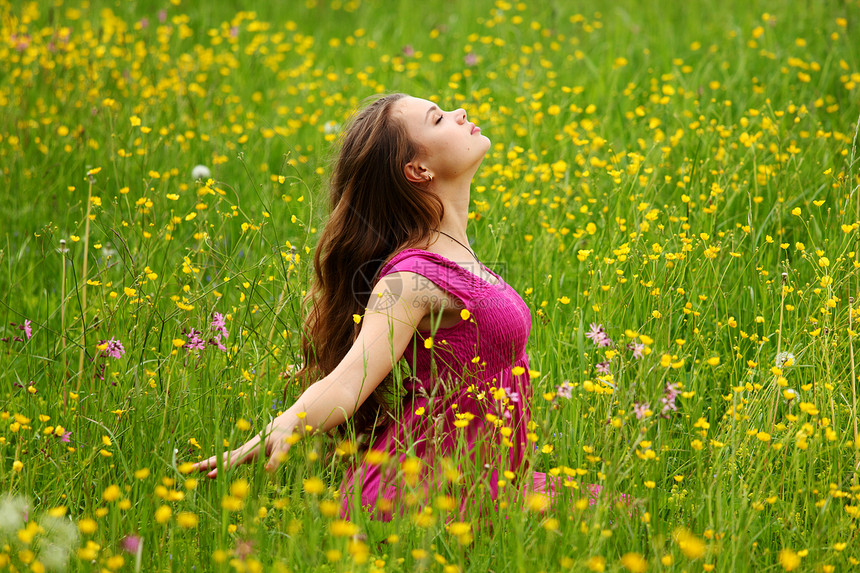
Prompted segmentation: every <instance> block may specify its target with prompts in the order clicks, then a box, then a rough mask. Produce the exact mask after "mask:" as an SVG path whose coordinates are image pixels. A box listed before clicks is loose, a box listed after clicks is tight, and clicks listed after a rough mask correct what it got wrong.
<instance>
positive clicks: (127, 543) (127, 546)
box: [120, 535, 140, 554]
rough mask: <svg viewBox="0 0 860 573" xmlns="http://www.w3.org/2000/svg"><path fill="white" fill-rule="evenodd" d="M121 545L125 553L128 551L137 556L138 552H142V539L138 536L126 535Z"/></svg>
mask: <svg viewBox="0 0 860 573" xmlns="http://www.w3.org/2000/svg"><path fill="white" fill-rule="evenodd" d="M120 545H121V546H122V548H123V549H124V550H125V551H128V552H129V553H132V554H137V552H138V551H139V550H140V537H138V536H137V535H126V536H125V537H124V538H123V540H122V543H120Z"/></svg>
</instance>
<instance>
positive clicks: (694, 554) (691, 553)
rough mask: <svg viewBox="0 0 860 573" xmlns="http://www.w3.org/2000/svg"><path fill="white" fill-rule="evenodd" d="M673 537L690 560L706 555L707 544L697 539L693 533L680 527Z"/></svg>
mask: <svg viewBox="0 0 860 573" xmlns="http://www.w3.org/2000/svg"><path fill="white" fill-rule="evenodd" d="M672 537H673V538H674V539H675V543H677V544H678V547H680V548H681V551H682V552H683V553H684V555H686V556H687V558H688V559H698V558H700V557H702V556H703V555H704V554H705V551H706V549H707V546H706V545H705V542H704V541H702V540H701V539H699V538H698V537H696V536H695V535H694V534H693V533H692V532H691V531H689V530H687V529H684V528H683V527H679V528H678V529H676V530H675V531H674V533H673V535H672Z"/></svg>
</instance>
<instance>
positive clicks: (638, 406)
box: [633, 402, 651, 420]
mask: <svg viewBox="0 0 860 573" xmlns="http://www.w3.org/2000/svg"><path fill="white" fill-rule="evenodd" d="M650 408H651V405H650V404H649V403H648V402H634V404H633V413H634V414H636V419H637V420H641V419H642V418H644V417H645V412H646V411H647V410H649V409H650Z"/></svg>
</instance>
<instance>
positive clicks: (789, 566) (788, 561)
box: [777, 548, 800, 571]
mask: <svg viewBox="0 0 860 573" xmlns="http://www.w3.org/2000/svg"><path fill="white" fill-rule="evenodd" d="M777 559H778V560H779V564H780V565H782V568H783V569H785V570H786V571H794V570H795V569H797V568H798V567H799V566H800V556H799V555H798V554H797V553H795V552H794V551H792V550H791V549H788V548H786V549H782V550H780V552H779V556H778V557H777Z"/></svg>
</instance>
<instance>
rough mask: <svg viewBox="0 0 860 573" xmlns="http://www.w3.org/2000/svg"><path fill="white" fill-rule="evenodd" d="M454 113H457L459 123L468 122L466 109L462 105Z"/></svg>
mask: <svg viewBox="0 0 860 573" xmlns="http://www.w3.org/2000/svg"><path fill="white" fill-rule="evenodd" d="M454 114H455V115H456V117H457V123H459V124H464V123H466V110H465V109H463V108H462V107H461V108H460V109H458V110H455V111H454Z"/></svg>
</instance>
